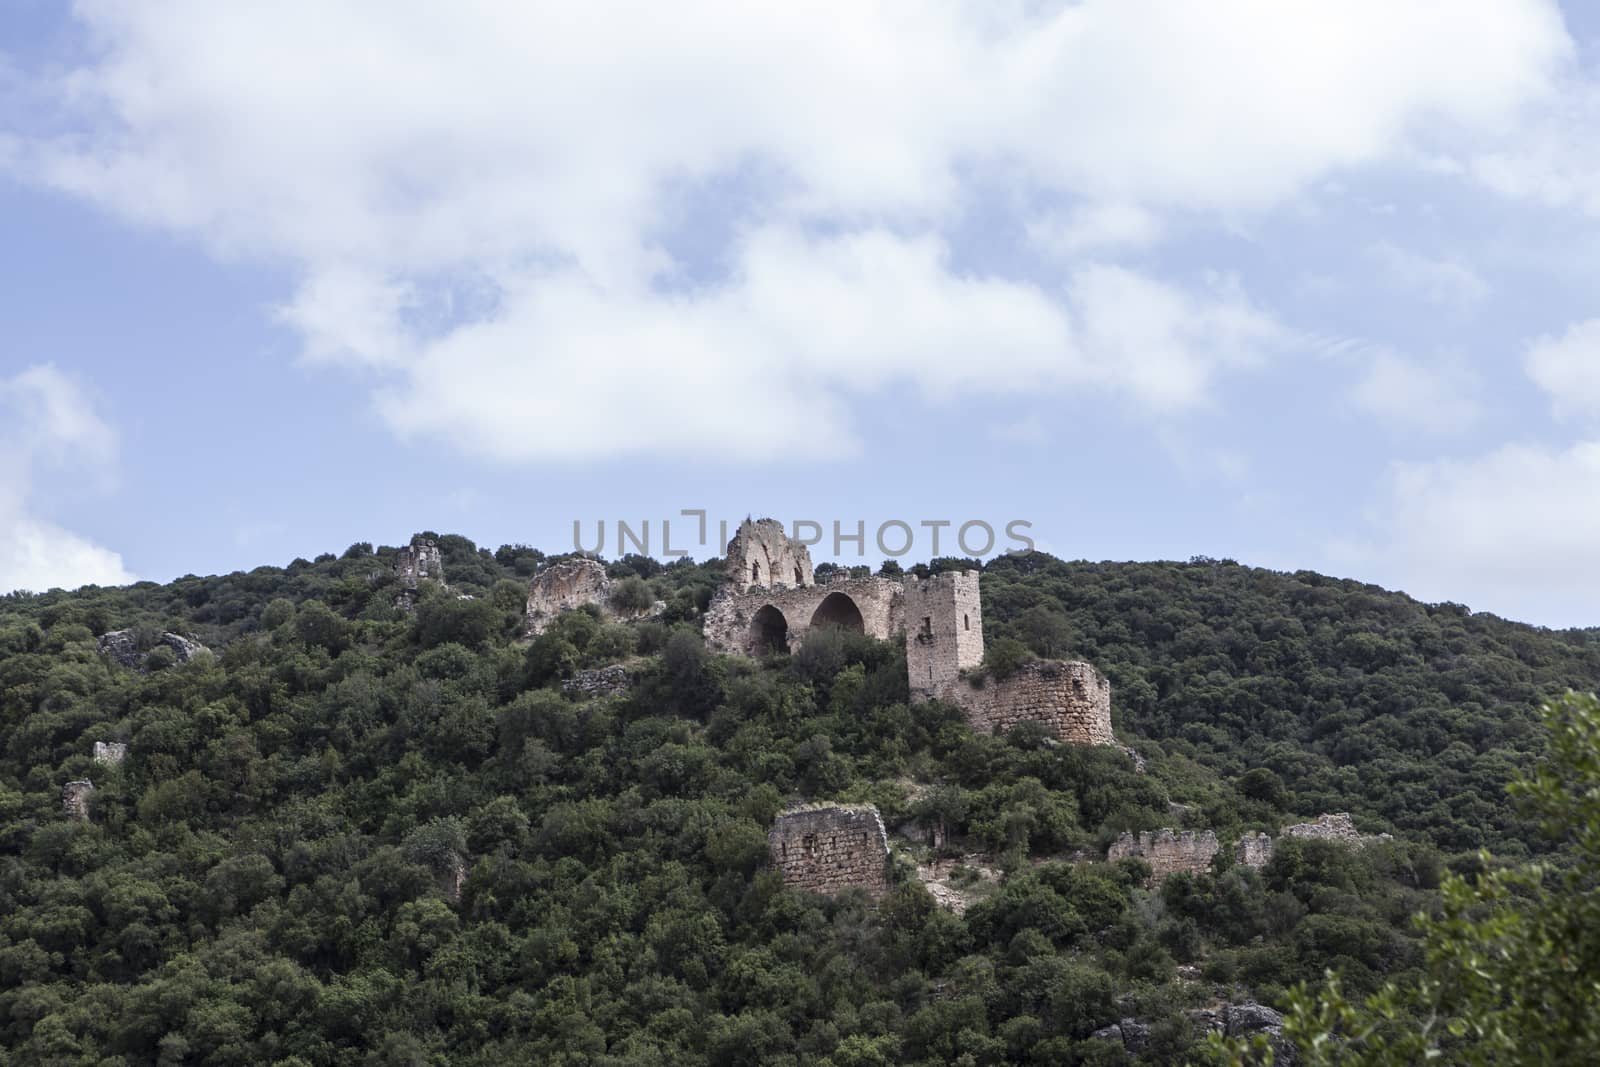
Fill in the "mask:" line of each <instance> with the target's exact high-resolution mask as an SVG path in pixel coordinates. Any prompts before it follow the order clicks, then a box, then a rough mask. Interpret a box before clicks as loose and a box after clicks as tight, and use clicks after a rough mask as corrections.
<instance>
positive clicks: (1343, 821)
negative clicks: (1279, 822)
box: [1283, 811, 1392, 845]
mask: <svg viewBox="0 0 1600 1067" xmlns="http://www.w3.org/2000/svg"><path fill="white" fill-rule="evenodd" d="M1283 836H1284V837H1315V838H1319V839H1321V840H1323V841H1343V842H1345V843H1346V844H1351V845H1364V844H1366V843H1367V842H1369V841H1385V840H1391V839H1392V838H1391V835H1389V834H1363V833H1361V832H1359V831H1358V830H1357V829H1356V824H1355V821H1354V820H1352V819H1351V818H1350V813H1349V812H1348V811H1336V812H1332V813H1329V814H1324V815H1318V816H1317V817H1316V818H1315V819H1313V820H1311V821H1310V822H1302V823H1296V824H1295V825H1293V826H1285V827H1284V828H1283Z"/></svg>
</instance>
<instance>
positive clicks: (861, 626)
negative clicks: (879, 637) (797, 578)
mask: <svg viewBox="0 0 1600 1067" xmlns="http://www.w3.org/2000/svg"><path fill="white" fill-rule="evenodd" d="M811 626H812V628H816V627H818V626H838V627H841V628H842V629H846V630H854V631H855V632H856V633H858V634H860V633H866V632H867V625H866V622H865V620H863V619H862V617H861V609H860V608H859V607H857V606H856V602H855V601H854V600H851V599H850V597H849V596H847V595H845V594H844V593H838V592H834V593H829V594H828V595H827V596H825V597H823V598H822V603H820V604H818V605H817V610H816V612H815V613H814V614H813V615H812V616H811Z"/></svg>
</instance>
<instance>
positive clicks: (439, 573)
mask: <svg viewBox="0 0 1600 1067" xmlns="http://www.w3.org/2000/svg"><path fill="white" fill-rule="evenodd" d="M394 572H395V575H396V576H397V577H399V579H400V588H402V589H415V588H417V586H419V585H421V584H422V582H423V581H433V582H438V583H439V584H440V585H443V584H444V557H443V556H442V555H441V554H440V553H439V544H438V542H437V541H435V540H434V539H433V538H431V537H423V536H422V535H421V534H418V535H417V536H415V537H413V538H412V539H411V543H410V544H409V545H407V546H406V547H405V548H402V549H401V550H400V551H399V552H396V553H395V556H394Z"/></svg>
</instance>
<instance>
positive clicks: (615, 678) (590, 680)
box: [561, 663, 633, 697]
mask: <svg viewBox="0 0 1600 1067" xmlns="http://www.w3.org/2000/svg"><path fill="white" fill-rule="evenodd" d="M632 686H633V679H632V678H631V677H630V676H629V674H628V669H627V668H626V667H624V666H623V665H622V664H620V663H613V664H612V665H611V666H609V667H597V668H595V669H594V670H589V671H579V672H578V673H577V674H574V675H573V676H572V677H571V678H568V679H567V680H566V681H564V682H562V683H561V691H562V692H563V693H565V694H567V695H568V696H580V697H602V696H612V695H614V694H616V693H626V692H627V691H628V690H629V689H630V688H632Z"/></svg>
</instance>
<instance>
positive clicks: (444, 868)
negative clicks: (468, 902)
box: [433, 852, 467, 904]
mask: <svg viewBox="0 0 1600 1067" xmlns="http://www.w3.org/2000/svg"><path fill="white" fill-rule="evenodd" d="M433 877H434V882H435V884H437V885H438V887H439V892H440V893H442V894H443V895H444V898H445V899H446V900H448V901H449V902H450V903H452V904H456V903H459V902H460V901H461V887H462V886H464V885H466V884H467V861H466V860H464V859H462V858H461V855H460V853H457V852H451V853H450V854H449V855H448V856H446V857H445V860H444V862H443V863H442V864H441V865H440V866H439V868H438V869H437V870H435V871H434V872H433Z"/></svg>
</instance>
